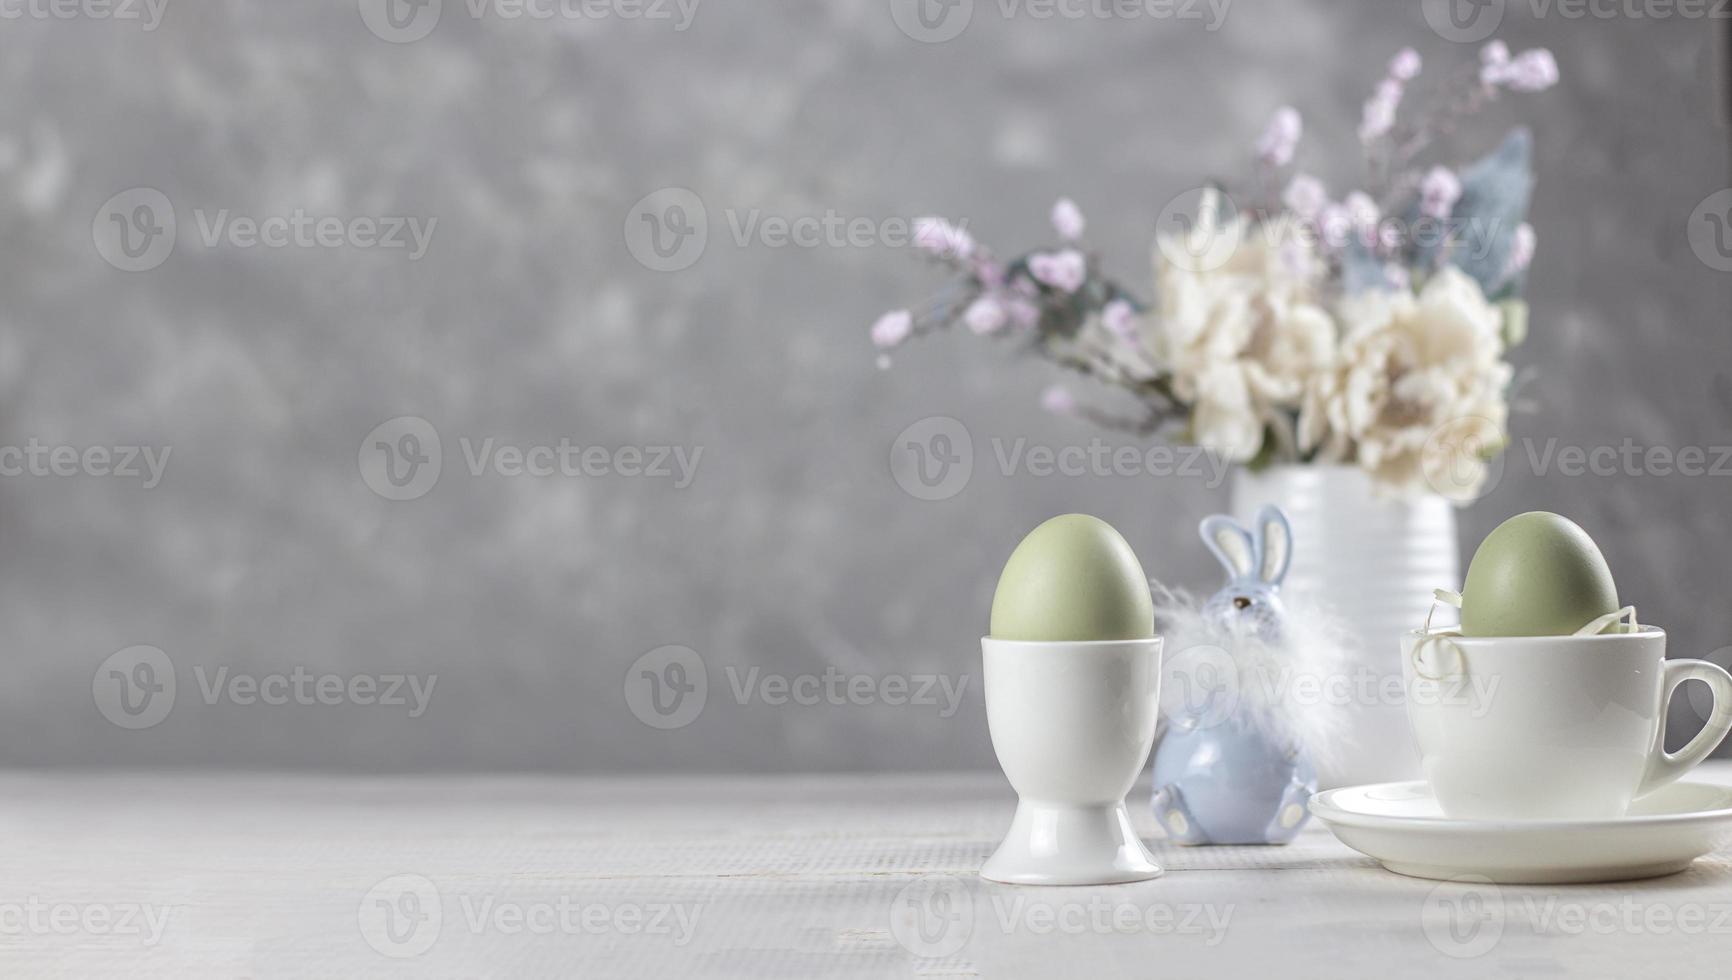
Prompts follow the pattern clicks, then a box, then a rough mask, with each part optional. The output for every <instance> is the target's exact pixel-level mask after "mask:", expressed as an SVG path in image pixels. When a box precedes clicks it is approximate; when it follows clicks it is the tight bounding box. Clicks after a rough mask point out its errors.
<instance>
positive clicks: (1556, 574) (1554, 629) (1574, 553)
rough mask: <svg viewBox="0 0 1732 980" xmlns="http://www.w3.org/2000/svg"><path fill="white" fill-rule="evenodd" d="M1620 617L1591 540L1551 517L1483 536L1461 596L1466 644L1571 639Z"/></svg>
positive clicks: (1518, 519)
mask: <svg viewBox="0 0 1732 980" xmlns="http://www.w3.org/2000/svg"><path fill="white" fill-rule="evenodd" d="M1617 612H1618V587H1617V585H1616V584H1615V583H1614V582H1613V581H1612V570H1611V567H1610V566H1608V565H1607V564H1606V559H1605V556H1604V555H1602V554H1600V549H1599V547H1598V546H1597V545H1595V544H1594V539H1593V538H1591V537H1589V536H1588V532H1586V531H1584V530H1582V529H1581V527H1580V526H1579V525H1577V524H1576V523H1575V522H1574V521H1571V520H1569V519H1568V518H1564V517H1560V516H1558V515H1557V514H1552V513H1547V512H1546V511H1529V512H1528V513H1526V514H1517V515H1516V516H1514V517H1512V518H1510V519H1509V520H1507V521H1504V522H1503V523H1502V524H1499V525H1498V526H1497V528H1496V529H1495V530H1493V531H1492V532H1491V533H1490V534H1488V535H1486V537H1485V540H1484V541H1482V542H1480V546H1479V550H1478V551H1476V552H1474V555H1473V561H1472V562H1471V563H1469V565H1468V568H1467V581H1466V584H1465V585H1464V586H1463V587H1462V591H1461V633H1462V635H1463V636H1568V635H1570V634H1572V633H1575V632H1576V631H1577V630H1579V629H1581V628H1582V627H1583V626H1585V625H1586V624H1588V623H1591V622H1593V621H1594V620H1595V619H1598V618H1599V617H1601V616H1608V615H1614V614H1616V613H1617Z"/></svg>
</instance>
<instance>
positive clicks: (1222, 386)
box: [1144, 216, 1335, 461]
mask: <svg viewBox="0 0 1732 980" xmlns="http://www.w3.org/2000/svg"><path fill="white" fill-rule="evenodd" d="M1227 225H1228V226H1229V227H1224V228H1223V229H1221V234H1222V235H1225V236H1229V239H1230V240H1233V241H1236V242H1237V243H1238V244H1237V246H1236V247H1235V248H1234V249H1233V252H1232V254H1231V255H1229V256H1228V257H1227V259H1226V261H1225V262H1223V263H1221V264H1220V265H1218V266H1216V267H1212V268H1206V269H1199V268H1193V267H1191V266H1190V265H1188V264H1178V263H1174V262H1171V261H1168V259H1167V258H1166V256H1167V255H1168V254H1169V253H1171V254H1183V253H1182V251H1177V250H1176V247H1175V246H1172V245H1170V243H1169V244H1168V245H1164V246H1163V247H1158V248H1156V250H1155V279H1156V290H1157V291H1158V293H1159V298H1160V301H1159V308H1158V310H1157V315H1156V316H1152V317H1148V318H1146V319H1145V324H1144V326H1145V329H1146V330H1148V331H1150V333H1149V336H1148V339H1147V343H1146V346H1147V348H1148V349H1149V350H1150V351H1151V352H1153V354H1154V356H1155V358H1156V360H1157V362H1158V363H1159V365H1160V366H1161V367H1162V368H1164V369H1165V370H1168V371H1170V372H1171V374H1172V384H1173V390H1174V393H1175V394H1176V395H1177V396H1178V397H1179V399H1180V400H1181V401H1183V402H1184V403H1185V404H1186V405H1187V406H1189V407H1190V408H1191V436H1192V438H1193V439H1194V440H1195V441H1196V442H1197V443H1198V444H1200V445H1203V446H1206V447H1208V448H1209V449H1212V450H1214V451H1216V452H1219V453H1221V454H1222V455H1224V456H1225V457H1227V458H1228V459H1232V460H1239V461H1243V460H1248V459H1250V458H1252V457H1253V456H1255V455H1256V453H1257V450H1258V447H1259V446H1260V445H1261V444H1262V442H1263V433H1264V429H1265V427H1266V426H1267V425H1269V424H1270V423H1271V422H1275V421H1277V420H1278V418H1279V416H1280V414H1281V413H1280V412H1279V410H1280V409H1292V408H1297V407H1298V406H1299V404H1300V402H1301V400H1302V398H1303V396H1304V393H1305V390H1306V382H1307V379H1308V378H1309V377H1310V376H1311V375H1312V374H1314V373H1316V372H1317V371H1319V370H1321V369H1323V368H1326V367H1327V366H1329V365H1330V364H1332V363H1333V360H1334V347H1335V324H1334V321H1333V320H1332V319H1331V318H1330V316H1329V313H1328V311H1327V310H1325V309H1324V308H1323V306H1322V305H1321V300H1320V298H1319V297H1320V286H1319V284H1320V283H1321V282H1322V280H1323V276H1324V273H1325V271H1326V270H1325V266H1324V264H1323V262H1322V261H1321V260H1320V259H1319V258H1318V257H1317V256H1316V254H1315V253H1314V252H1313V251H1312V250H1311V247H1310V244H1309V242H1308V241H1307V239H1306V237H1305V236H1303V235H1298V234H1296V233H1294V229H1293V228H1292V227H1291V226H1284V225H1280V224H1265V225H1259V226H1248V225H1247V224H1246V222H1245V221H1244V219H1243V218H1242V217H1238V216H1234V217H1233V218H1231V219H1229V220H1228V222H1227Z"/></svg>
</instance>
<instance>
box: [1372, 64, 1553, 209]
mask: <svg viewBox="0 0 1732 980" xmlns="http://www.w3.org/2000/svg"><path fill="white" fill-rule="evenodd" d="M1479 61H1480V63H1479V64H1478V65H1477V66H1470V67H1468V68H1467V69H1465V70H1464V71H1463V72H1461V73H1460V74H1458V75H1457V76H1456V77H1455V78H1454V79H1452V81H1451V83H1450V84H1449V85H1448V86H1446V87H1445V89H1444V91H1443V92H1442V93H1440V95H1439V97H1438V98H1437V100H1436V101H1435V102H1434V103H1433V104H1432V105H1431V107H1429V108H1428V109H1427V110H1426V112H1424V113H1423V114H1422V115H1421V116H1420V117H1419V118H1418V119H1417V120H1415V121H1414V122H1413V123H1412V124H1411V125H1409V126H1406V127H1398V128H1396V129H1394V130H1393V131H1392V132H1391V134H1390V137H1389V138H1390V141H1391V142H1392V143H1393V145H1394V149H1393V151H1392V152H1390V154H1389V156H1388V159H1387V160H1385V161H1380V162H1378V163H1377V165H1376V166H1375V167H1374V171H1375V173H1376V175H1377V176H1378V177H1379V178H1380V179H1379V180H1378V181H1377V183H1383V182H1384V181H1386V180H1388V179H1389V175H1391V174H1398V173H1401V172H1402V171H1404V170H1405V169H1406V168H1407V167H1408V165H1409V164H1410V163H1411V161H1412V160H1413V159H1414V157H1416V156H1418V155H1419V153H1420V152H1421V151H1422V150H1424V149H1425V148H1426V147H1428V146H1430V145H1431V144H1432V143H1433V142H1435V141H1436V140H1437V139H1438V138H1439V137H1442V136H1447V135H1449V134H1450V133H1452V132H1454V131H1455V129H1456V127H1458V126H1459V125H1461V123H1462V122H1463V121H1464V120H1466V119H1467V118H1468V117H1470V116H1472V115H1474V114H1475V113H1477V112H1479V111H1480V110H1481V109H1483V108H1485V107H1486V106H1487V105H1489V104H1490V103H1492V102H1493V101H1495V100H1496V99H1497V96H1498V93H1499V92H1500V91H1503V90H1507V91H1511V92H1524V93H1526V92H1543V91H1545V90H1546V89H1549V88H1551V87H1552V86H1553V85H1556V84H1557V82H1558V77H1559V76H1558V63H1557V59H1556V58H1554V57H1553V56H1552V53H1551V51H1549V50H1547V49H1546V48H1530V49H1528V50H1526V51H1523V52H1522V53H1521V54H1519V55H1515V56H1513V57H1512V56H1511V55H1510V51H1509V46H1508V45H1506V44H1504V43H1503V42H1502V41H1490V42H1488V43H1487V44H1486V45H1485V46H1484V47H1482V48H1481V49H1480V58H1479ZM1386 190H1387V191H1393V192H1400V191H1401V190H1402V188H1400V187H1393V188H1386ZM1385 200H1387V197H1386V198H1385Z"/></svg>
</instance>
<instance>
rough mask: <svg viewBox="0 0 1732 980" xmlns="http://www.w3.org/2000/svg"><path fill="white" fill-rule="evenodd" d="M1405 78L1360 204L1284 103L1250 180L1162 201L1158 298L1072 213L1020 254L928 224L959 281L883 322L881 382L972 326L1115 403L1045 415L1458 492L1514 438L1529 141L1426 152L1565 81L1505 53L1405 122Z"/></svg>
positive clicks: (878, 336)
mask: <svg viewBox="0 0 1732 980" xmlns="http://www.w3.org/2000/svg"><path fill="white" fill-rule="evenodd" d="M1420 67H1421V66H1420V58H1419V55H1418V54H1417V53H1416V52H1414V51H1413V50H1412V49H1407V50H1403V51H1401V52H1400V53H1398V54H1397V55H1396V56H1395V57H1394V58H1393V59H1392V60H1391V61H1390V62H1389V65H1388V69H1387V73H1386V75H1385V77H1384V78H1383V79H1382V80H1381V81H1380V82H1378V84H1377V87H1376V89H1375V91H1374V92H1373V94H1372V96H1371V98H1370V99H1369V100H1367V101H1366V103H1365V106H1364V113H1363V117H1362V122H1361V125H1360V127H1359V141H1360V144H1361V148H1362V150H1363V155H1364V162H1365V174H1364V182H1363V187H1362V189H1357V190H1353V191H1351V192H1349V193H1346V194H1344V195H1341V196H1340V197H1339V198H1336V197H1334V196H1332V195H1331V194H1330V192H1329V190H1328V189H1327V188H1326V187H1325V186H1324V185H1323V183H1322V182H1321V181H1319V180H1318V179H1317V178H1315V177H1313V176H1310V175H1308V174H1305V173H1302V172H1298V171H1297V170H1296V169H1295V168H1294V166H1293V163H1294V157H1295V152H1296V149H1297V146H1298V143H1299V140H1300V136H1301V131H1302V128H1303V127H1302V120H1301V117H1300V115H1299V113H1298V112H1297V111H1296V110H1294V109H1292V108H1289V107H1283V108H1281V109H1279V110H1278V111H1277V112H1276V113H1275V114H1274V118H1273V119H1272V121H1271V122H1270V124H1269V126H1268V129H1267V131H1265V132H1264V133H1263V135H1262V137H1261V139H1259V140H1258V142H1257V144H1256V147H1255V157H1256V166H1255V169H1254V173H1253V175H1252V176H1251V178H1250V179H1249V180H1247V181H1245V182H1244V183H1243V185H1242V186H1235V187H1229V186H1226V185H1224V184H1220V183H1211V184H1210V185H1209V186H1207V187H1204V188H1202V189H1200V190H1197V191H1193V192H1191V193H1189V194H1187V195H1183V196H1181V197H1180V198H1178V199H1176V200H1175V201H1174V202H1173V203H1172V204H1171V205H1169V206H1168V208H1167V209H1166V210H1165V211H1164V212H1163V213H1162V215H1161V218H1160V220H1159V222H1158V223H1157V234H1156V240H1155V249H1154V296H1155V299H1154V302H1153V303H1152V304H1151V303H1148V302H1145V301H1144V300H1142V299H1141V298H1139V297H1138V296H1137V295H1135V294H1133V293H1132V292H1131V291H1130V290H1128V289H1126V288H1124V287H1123V286H1121V285H1120V284H1118V283H1116V282H1113V281H1111V280H1110V279H1108V278H1106V277H1105V276H1104V274H1103V273H1102V271H1101V268H1100V260H1099V256H1098V255H1097V254H1096V253H1095V252H1094V251H1092V250H1091V249H1090V248H1089V247H1088V246H1087V245H1086V243H1085V239H1084V232H1085V221H1084V218H1083V215H1082V213H1081V211H1080V210H1079V209H1078V208H1077V206H1076V205H1075V204H1074V203H1073V202H1071V201H1070V200H1068V199H1066V200H1060V201H1059V202H1058V203H1057V204H1056V205H1055V206H1054V207H1053V210H1052V224H1053V228H1054V231H1056V232H1057V235H1058V238H1059V239H1060V242H1059V244H1057V245H1056V246H1052V247H1046V248H1041V249H1037V250H1034V251H1030V252H1027V253H1025V254H1023V255H1021V256H1019V257H1016V258H1012V259H1004V260H1001V259H999V258H998V257H997V256H996V255H995V254H994V253H993V252H992V251H991V250H989V249H987V248H986V247H984V246H982V245H981V244H979V243H978V242H976V241H975V240H974V238H973V236H972V235H971V234H970V233H969V232H968V231H967V230H966V229H965V228H961V227H958V226H956V225H954V224H952V223H950V222H948V221H946V220H944V219H942V218H925V219H921V221H919V222H918V223H917V227H916V232H915V243H916V244H917V245H918V246H919V247H920V248H921V249H922V250H923V251H925V252H926V253H928V254H930V255H931V256H932V257H933V258H934V259H936V260H937V261H939V262H940V263H942V264H943V265H945V266H946V267H947V268H948V269H949V270H950V271H951V272H952V273H953V274H954V279H953V281H952V282H951V283H950V285H949V286H948V287H947V288H945V289H944V290H943V291H942V292H940V293H939V294H938V295H936V296H934V297H932V298H931V299H930V300H929V301H927V302H926V303H924V304H922V305H921V306H919V307H917V308H914V309H903V310H896V311H893V312H891V313H887V314H885V315H884V316H882V317H881V318H879V320H878V321H877V323H875V324H874V325H873V327H872V331H871V334H872V340H873V342H874V344H875V345H876V346H877V347H878V348H879V350H880V365H881V366H886V367H887V366H888V365H889V353H888V352H889V351H890V350H891V349H892V348H896V347H899V346H901V345H902V344H904V343H906V342H907V341H908V340H910V339H911V338H913V337H917V336H919V335H922V334H925V333H929V332H931V331H935V330H941V329H946V328H949V327H952V326H955V325H957V324H963V325H966V326H967V328H968V329H969V330H970V331H972V332H974V333H976V334H980V335H989V336H995V337H1003V338H1010V339H1014V340H1016V341H1018V342H1019V343H1021V344H1023V345H1024V346H1025V347H1026V348H1027V349H1028V350H1029V351H1030V352H1032V353H1035V354H1037V355H1038V356H1041V357H1044V358H1047V359H1049V360H1051V361H1053V362H1055V363H1057V364H1059V365H1061V366H1062V367H1065V368H1068V369H1070V370H1073V371H1075V372H1077V373H1079V374H1081V375H1083V376H1084V377H1086V378H1089V379H1092V380H1093V381H1095V382H1099V383H1101V384H1104V385H1105V386H1107V387H1109V388H1112V389H1118V391H1119V392H1120V393H1121V400H1122V401H1127V402H1128V406H1129V407H1128V408H1118V409H1108V408H1101V407H1095V406H1092V405H1084V404H1081V403H1079V402H1078V401H1077V400H1076V399H1075V398H1074V397H1073V396H1072V394H1071V393H1070V392H1069V391H1068V390H1067V389H1065V388H1063V387H1054V388H1051V389H1049V390H1048V391H1047V392H1046V394H1045V396H1044V398H1043V401H1044V403H1045V405H1046V406H1047V408H1048V409H1050V410H1052V411H1055V412H1060V413H1065V414H1075V415H1078V416H1081V417H1084V418H1087V419H1089V420H1092V421H1094V422H1096V423H1098V424H1102V425H1107V426H1113V427H1118V428H1124V429H1128V430H1131V431H1133V432H1136V433H1139V434H1142V435H1147V436H1154V435H1157V434H1171V435H1176V436H1177V437H1178V438H1181V439H1184V440H1187V441H1190V442H1193V443H1196V444H1199V445H1201V446H1203V447H1205V448H1207V449H1209V450H1210V451H1213V452H1216V453H1218V454H1220V455H1222V456H1224V457H1225V458H1227V459H1228V460H1231V461H1235V462H1241V463H1245V464H1248V465H1250V466H1251V467H1253V468H1257V467H1261V466H1263V465H1266V464H1269V463H1275V462H1283V463H1340V464H1350V465H1354V466H1357V467H1360V468H1362V469H1363V470H1365V471H1366V472H1367V473H1368V474H1369V475H1370V476H1371V477H1372V479H1373V481H1374V482H1375V484H1376V485H1377V486H1378V487H1379V488H1380V489H1381V490H1386V491H1389V492H1392V493H1395V494H1401V495H1411V494H1424V493H1427V492H1428V491H1429V492H1435V493H1438V494H1442V495H1444V496H1447V497H1451V498H1453V499H1456V500H1458V501H1460V500H1470V499H1472V498H1473V497H1475V496H1476V495H1477V494H1478V493H1479V492H1480V490H1481V487H1482V484H1483V483H1484V481H1485V478H1486V472H1487V467H1486V463H1487V461H1488V460H1489V459H1491V458H1494V457H1495V456H1496V455H1497V453H1499V452H1501V450H1502V449H1503V447H1504V445H1505V443H1506V442H1507V441H1508V436H1507V422H1508V416H1509V394H1510V389H1511V381H1512V375H1513V372H1512V370H1511V367H1510V365H1509V363H1508V362H1507V361H1506V360H1505V354H1506V352H1507V351H1508V350H1509V349H1510V348H1511V347H1512V346H1514V345H1515V344H1517V343H1519V342H1520V341H1521V339H1522V337H1523V335H1524V334H1525V332H1526V329H1527V306H1526V304H1525V303H1524V302H1523V301H1522V299H1521V295H1522V288H1523V285H1524V279H1525V274H1526V270H1527V268H1528V264H1529V263H1530V262H1531V261H1532V259H1533V254H1534V243H1535V239H1534V230H1533V228H1532V227H1531V226H1530V225H1528V224H1527V223H1526V222H1525V217H1526V213H1527V207H1528V201H1529V197H1530V195H1531V192H1532V188H1533V171H1532V164H1531V156H1532V150H1531V144H1532V140H1531V137H1530V135H1529V134H1528V132H1527V130H1525V129H1516V130H1514V131H1513V132H1511V133H1510V134H1509V135H1508V136H1507V137H1506V138H1505V139H1504V140H1503V142H1502V144H1501V145H1500V146H1499V147H1497V149H1495V150H1494V151H1493V152H1492V153H1490V154H1489V155H1487V156H1485V157H1484V158H1482V159H1480V160H1478V161H1476V162H1473V163H1470V164H1468V165H1466V166H1461V167H1455V166H1449V165H1444V164H1436V163H1432V164H1425V163H1422V162H1421V159H1422V154H1423V153H1424V151H1425V150H1426V149H1427V148H1429V147H1430V146H1431V145H1432V144H1433V142H1434V141H1435V140H1436V139H1437V138H1438V137H1439V136H1440V135H1443V134H1446V133H1448V132H1450V131H1451V130H1453V129H1454V127H1455V126H1456V125H1457V124H1459V123H1460V122H1461V121H1462V120H1463V119H1465V118H1466V117H1468V116H1470V115H1472V114H1474V113H1476V112H1478V111H1479V110H1481V109H1483V108H1484V107H1486V106H1487V105H1489V104H1490V103H1492V102H1494V101H1496V100H1498V99H1499V98H1500V97H1501V96H1503V95H1504V94H1505V93H1512V92H1539V91H1543V90H1544V89H1547V88H1549V87H1551V86H1552V85H1553V84H1555V83H1556V81H1557V77H1558V71H1557V65H1556V63H1555V61H1554V60H1553V57H1552V55H1551V53H1550V52H1549V51H1546V50H1544V49H1534V50H1529V51H1525V52H1522V53H1521V54H1519V55H1512V54H1511V52H1510V51H1509V49H1508V48H1507V47H1506V46H1505V45H1504V44H1503V43H1501V42H1496V41H1494V42H1492V43H1490V44H1488V45H1486V46H1485V48H1484V49H1483V50H1482V52H1481V57H1480V59H1479V63H1478V64H1476V65H1470V66H1465V67H1464V68H1463V70H1461V71H1460V72H1458V73H1456V75H1455V76H1454V77H1452V78H1449V79H1447V80H1446V81H1444V82H1443V83H1441V84H1439V85H1438V86H1437V87H1436V91H1435V92H1434V93H1433V100H1432V102H1431V104H1430V105H1429V106H1428V107H1427V108H1425V109H1424V111H1421V112H1419V113H1416V114H1413V116H1412V118H1411V119H1410V118H1407V117H1406V114H1404V112H1403V102H1404V100H1405V97H1406V95H1407V90H1408V88H1409V87H1410V85H1411V84H1412V83H1413V82H1414V81H1415V79H1416V78H1418V76H1419V75H1420ZM1124 395H1128V396H1129V399H1128V400H1127V399H1124V398H1123V397H1122V396H1124Z"/></svg>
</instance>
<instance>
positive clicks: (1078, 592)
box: [991, 514, 1155, 641]
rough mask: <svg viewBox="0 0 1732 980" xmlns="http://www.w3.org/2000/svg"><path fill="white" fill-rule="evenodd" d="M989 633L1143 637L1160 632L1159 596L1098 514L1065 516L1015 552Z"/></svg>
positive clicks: (995, 601)
mask: <svg viewBox="0 0 1732 980" xmlns="http://www.w3.org/2000/svg"><path fill="white" fill-rule="evenodd" d="M991 630H992V633H991V635H992V637H993V639H997V640H1034V641H1054V640H1145V639H1148V638H1150V637H1152V636H1154V635H1155V605H1154V599H1153V598H1152V597H1151V596H1150V594H1149V580H1148V577H1147V576H1146V575H1144V574H1143V566H1142V565H1141V563H1139V562H1138V561H1137V556H1136V553H1135V552H1133V551H1132V550H1131V546H1130V543H1129V542H1127V541H1126V540H1125V539H1124V536H1123V535H1121V534H1119V532H1118V531H1116V530H1114V529H1113V526H1112V525H1111V524H1108V523H1107V522H1106V521H1103V520H1101V519H1100V518H1098V517H1090V516H1089V515H1087V514H1065V515H1063V516H1062V517H1055V518H1053V519H1052V520H1049V521H1047V522H1046V523H1044V524H1042V525H1040V526H1039V527H1037V528H1035V529H1034V530H1032V531H1030V532H1028V536H1027V537H1025V538H1023V539H1022V543H1021V544H1019V545H1017V546H1016V550H1015V551H1013V552H1011V555H1010V560H1009V561H1007V562H1005V564H1004V573H1003V574H1002V575H1000V576H999V579H998V591H997V592H995V593H994V594H993V597H992V626H991Z"/></svg>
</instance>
